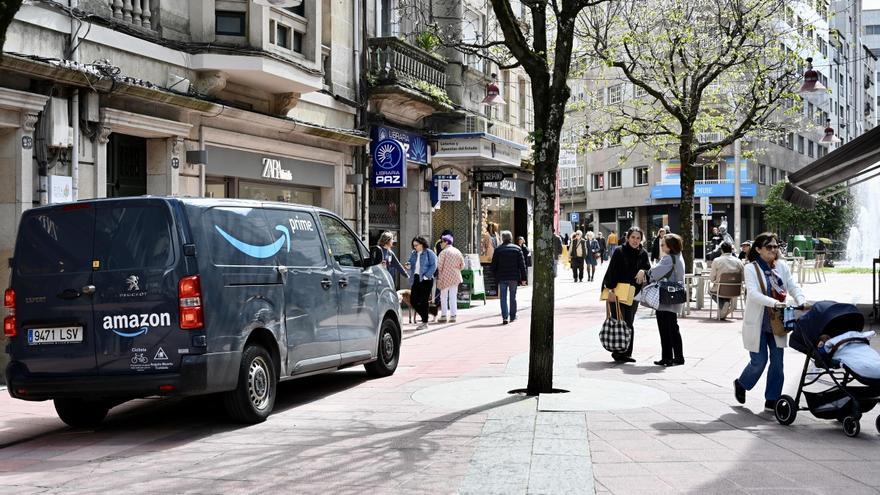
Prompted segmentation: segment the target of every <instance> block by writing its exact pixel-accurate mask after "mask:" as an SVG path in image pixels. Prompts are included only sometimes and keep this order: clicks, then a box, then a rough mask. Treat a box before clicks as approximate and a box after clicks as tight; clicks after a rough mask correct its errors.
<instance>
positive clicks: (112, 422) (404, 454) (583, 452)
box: [0, 271, 880, 494]
mask: <svg viewBox="0 0 880 495" xmlns="http://www.w3.org/2000/svg"><path fill="white" fill-rule="evenodd" d="M570 277H571V276H570V274H569V273H565V272H564V271H560V278H559V279H558V282H557V310H556V360H555V369H556V375H555V376H556V384H557V386H560V387H563V388H569V389H570V390H571V393H569V394H554V395H552V396H542V397H541V398H527V397H524V396H520V395H509V394H507V393H506V392H507V391H508V390H510V388H515V387H524V386H525V384H526V375H527V364H528V357H527V351H528V340H529V337H528V325H529V322H528V318H529V316H530V312H529V310H528V306H530V301H529V298H530V290H531V289H530V288H525V289H522V290H521V292H520V294H519V299H520V302H521V309H520V311H521V315H520V316H521V317H520V318H519V319H518V321H516V322H514V323H512V324H510V325H506V326H501V325H500V315H499V311H498V302H497V300H490V301H489V303H488V304H487V305H486V306H485V307H483V306H482V305H481V303H477V304H478V306H477V307H475V308H472V309H469V310H463V311H461V312H459V321H458V323H456V324H452V325H432V326H430V327H429V329H428V330H426V331H422V332H414V331H413V330H412V329H413V328H414V326H407V327H406V329H405V336H404V338H405V340H404V343H403V352H402V356H401V366H400V368H399V369H398V372H397V373H396V374H395V375H394V376H392V377H389V378H386V379H380V380H367V379H366V376H365V374H364V373H363V372H362V370H360V369H352V370H346V371H344V372H341V373H337V374H333V375H325V376H319V377H313V378H306V379H302V380H298V381H294V382H290V383H286V384H284V385H283V386H282V387H281V391H280V394H279V400H278V404H277V406H276V407H277V410H276V413H275V414H273V416H272V417H270V419H269V420H268V421H267V422H265V423H263V424H260V425H255V426H250V427H239V426H236V425H230V424H228V422H227V421H226V420H225V418H224V416H223V415H222V413H221V412H219V407H218V404H217V403H216V401H214V400H212V399H210V398H199V399H190V400H141V401H135V402H132V403H130V404H126V405H123V406H120V407H118V408H116V409H114V411H113V412H111V417H110V418H109V419H108V420H107V422H106V423H105V424H104V425H102V427H101V428H99V429H97V430H96V431H83V430H72V429H68V428H66V427H64V426H63V425H62V424H61V423H60V421H58V420H57V419H56V418H55V415H54V411H53V409H52V406H51V404H50V403H27V402H23V401H13V400H11V399H10V398H8V397H6V396H3V397H0V446H2V447H4V448H2V449H0V493H16V494H27V493H65V494H67V493H90V494H92V493H109V492H114V493H116V492H119V491H125V492H126V493H158V492H170V491H173V492H174V493H258V492H262V491H266V490H276V491H280V490H283V491H287V492H289V491H293V490H295V491H296V492H298V493H328V492H333V493H342V494H347V493H351V494H355V493H363V492H366V491H369V492H371V493H380V494H383V493H393V494H397V493H430V494H437V493H480V494H483V493H592V492H594V491H595V492H598V493H627V494H629V493H642V492H644V493H648V492H650V493H652V494H655V493H753V492H767V491H769V490H773V491H774V492H775V491H788V492H797V493H836V492H840V493H878V492H880V469H878V468H880V461H878V460H877V453H878V452H880V436H878V434H877V432H876V430H875V429H874V420H875V418H876V417H877V414H876V412H871V413H868V414H866V415H865V417H864V418H863V420H862V434H861V436H860V437H859V438H856V439H850V438H847V437H845V436H844V435H843V432H842V430H841V428H840V426H839V425H838V424H837V423H835V422H833V421H832V422H828V421H820V420H816V419H815V418H812V417H811V416H810V415H809V414H808V413H801V414H799V415H798V418H797V420H796V421H795V423H794V424H793V425H792V426H789V427H783V426H780V425H779V424H778V423H776V421H775V420H774V419H773V418H772V417H771V415H769V414H768V413H764V412H763V411H762V407H763V396H762V391H763V386H764V385H763V382H761V383H759V384H758V386H757V387H756V389H755V390H754V391H752V392H751V393H749V396H748V402H747V403H746V405H745V406H740V405H738V404H737V403H736V402H735V401H734V399H733V392H732V387H731V382H732V380H733V378H734V377H736V376H738V374H739V372H740V370H741V369H742V367H743V366H744V365H745V363H746V362H747V359H748V356H747V353H746V352H745V351H744V350H743V349H742V345H741V340H740V334H739V328H740V321H739V320H738V319H736V320H733V321H729V322H716V321H708V320H705V319H704V318H705V315H703V314H702V313H694V314H692V315H691V316H690V317H688V318H685V319H681V320H680V324H681V327H682V334H683V336H684V346H685V357H686V359H687V363H686V365H685V366H681V367H675V368H667V369H662V368H659V367H655V366H653V364H652V363H651V362H652V361H653V360H655V359H658V358H659V356H658V354H659V338H658V335H657V331H656V323H655V322H654V320H653V319H652V318H651V317H650V316H649V313H648V311H646V310H640V313H639V318H638V319H637V320H636V342H635V354H634V357H636V358H637V359H638V362H637V363H635V364H634V365H619V364H615V363H613V362H611V361H610V359H609V356H608V353H607V352H605V351H604V350H603V349H602V348H601V347H600V346H599V343H598V330H599V326H600V325H601V322H602V320H603V319H604V309H603V307H602V305H601V304H600V303H599V301H598V294H599V291H598V282H594V283H593V284H589V283H587V282H584V283H578V284H575V283H573V282H572V281H571V278H570ZM834 277H840V279H839V280H834V279H833V278H832V276H829V281H828V283H827V284H823V286H821V287H820V286H817V285H814V286H809V285H808V286H806V288H805V290H807V293H808V297H810V298H811V299H824V298H828V296H829V295H843V296H844V297H845V296H846V295H847V294H856V293H857V292H858V291H859V290H864V289H863V288H864V287H865V282H868V283H869V282H870V280H869V276H868V277H867V278H865V277H864V276H863V278H864V280H862V279H860V278H858V277H857V276H845V275H837V274H835V275H834ZM597 279H599V280H600V279H601V273H597ZM859 287H861V288H862V289H859ZM868 287H870V285H869V284H868ZM868 290H869V289H868ZM823 291H824V292H823ZM834 298H835V299H841V298H840V297H834ZM786 354H787V356H786V377H787V382H786V390H787V391H789V390H791V389H792V387H793V382H794V380H795V377H796V376H798V375H799V373H800V367H801V366H802V365H803V356H802V355H800V354H798V353H796V352H794V351H792V350H790V349H789V350H788V351H787V352H786Z"/></svg>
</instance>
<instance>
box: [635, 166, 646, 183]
mask: <svg viewBox="0 0 880 495" xmlns="http://www.w3.org/2000/svg"><path fill="white" fill-rule="evenodd" d="M635 174H636V185H637V186H647V185H648V167H636V169H635Z"/></svg>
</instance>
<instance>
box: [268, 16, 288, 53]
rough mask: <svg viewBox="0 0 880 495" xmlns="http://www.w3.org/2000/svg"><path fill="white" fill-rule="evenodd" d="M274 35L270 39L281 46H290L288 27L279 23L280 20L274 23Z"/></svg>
mask: <svg viewBox="0 0 880 495" xmlns="http://www.w3.org/2000/svg"><path fill="white" fill-rule="evenodd" d="M274 34H275V36H274V37H273V39H271V40H270V41H271V42H272V43H274V44H276V45H278V46H280V47H281V48H288V49H289V48H290V27H289V26H285V25H284V24H281V23H280V22H276V23H275V33H274Z"/></svg>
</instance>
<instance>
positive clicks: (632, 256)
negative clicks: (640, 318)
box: [602, 227, 651, 363]
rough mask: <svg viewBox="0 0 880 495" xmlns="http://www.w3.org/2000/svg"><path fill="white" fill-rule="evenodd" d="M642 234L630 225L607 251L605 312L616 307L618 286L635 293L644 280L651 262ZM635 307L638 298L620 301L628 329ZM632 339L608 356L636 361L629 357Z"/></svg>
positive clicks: (634, 313)
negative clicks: (619, 243) (616, 245)
mask: <svg viewBox="0 0 880 495" xmlns="http://www.w3.org/2000/svg"><path fill="white" fill-rule="evenodd" d="M643 238H644V236H643V235H642V230H641V229H640V228H638V227H632V228H631V229H629V231H627V233H626V242H624V244H623V245H622V246H620V248H619V249H616V250H615V251H614V254H612V255H611V261H610V262H609V263H608V271H607V272H605V278H604V279H603V280H602V287H603V288H605V289H608V303H607V304H608V312H609V313H612V312H614V311H615V310H616V306H617V303H618V295H617V294H615V290H617V289H618V288H619V286H623V285H626V284H629V285H631V286H633V287H634V288H635V294H638V293H639V291H640V290H641V288H642V284H643V283H645V279H646V273H647V271H648V270H650V269H651V262H650V261H649V260H648V252H647V251H645V249H644V248H643V247H642V240H643ZM638 307H639V303H638V301H633V302H632V304H630V305H626V304H622V305H620V313H621V316H622V318H623V320H624V321H625V322H626V324H627V325H628V326H629V328H630V329H632V328H633V322H634V321H635V318H636V310H637V309H638ZM634 341H635V338H632V339H630V341H629V344H628V345H627V348H626V349H624V350H623V351H617V352H612V353H611V357H612V359H614V360H615V361H617V362H619V363H634V362H636V360H635V359H633V358H632V351H633V342H634Z"/></svg>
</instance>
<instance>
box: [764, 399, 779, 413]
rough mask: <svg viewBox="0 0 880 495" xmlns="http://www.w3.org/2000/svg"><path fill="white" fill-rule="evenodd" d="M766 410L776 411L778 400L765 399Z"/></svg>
mask: <svg viewBox="0 0 880 495" xmlns="http://www.w3.org/2000/svg"><path fill="white" fill-rule="evenodd" d="M764 410H765V411H770V412H776V401H775V400H765V401H764Z"/></svg>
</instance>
